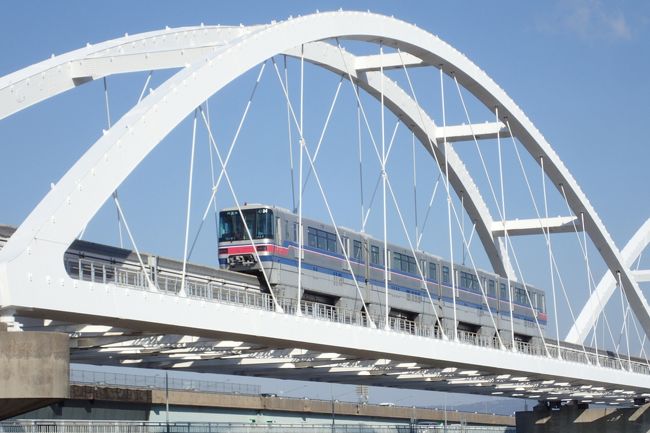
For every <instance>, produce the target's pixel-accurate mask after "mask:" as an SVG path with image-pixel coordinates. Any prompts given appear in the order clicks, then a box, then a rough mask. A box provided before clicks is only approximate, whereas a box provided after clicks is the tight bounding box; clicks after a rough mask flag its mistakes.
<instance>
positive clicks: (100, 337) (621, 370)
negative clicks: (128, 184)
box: [0, 226, 650, 403]
mask: <svg viewBox="0 0 650 433" xmlns="http://www.w3.org/2000/svg"><path fill="white" fill-rule="evenodd" d="M13 230H14V229H13V228H11V227H7V226H0V235H1V236H2V237H0V245H2V243H4V242H6V240H7V239H8V238H9V236H10V235H11V233H12V232H13ZM154 258H155V260H152V259H154ZM142 259H143V260H144V261H145V262H146V263H156V266H155V267H154V266H152V265H150V266H147V267H146V271H145V270H143V269H142V268H141V267H140V264H139V262H138V259H137V257H136V254H135V253H134V252H133V251H130V250H124V249H120V248H116V247H111V246H105V245H99V244H94V243H91V242H86V241H76V242H75V243H73V245H72V246H71V247H70V249H69V250H68V251H67V253H66V255H65V258H64V260H65V268H66V270H67V271H68V273H69V275H70V277H71V278H72V279H73V280H74V286H75V287H76V288H80V287H86V288H87V290H88V292H89V294H91V295H92V296H97V297H100V298H103V301H102V302H99V303H98V305H105V304H108V305H109V306H110V309H109V310H99V311H97V312H95V313H93V314H89V313H88V312H86V313H82V312H75V311H66V312H56V311H48V310H45V309H34V308H31V309H29V310H28V309H16V310H15V313H14V314H16V316H17V317H16V320H17V321H19V322H20V323H22V324H23V325H22V326H23V330H25V331H44V330H48V331H60V332H65V333H68V334H70V336H71V356H70V360H71V362H77V363H89V364H98V365H114V366H130V367H134V366H137V367H145V368H164V369H178V370H185V371H196V372H218V373H221V374H237V375H250V376H265V377H274V378H279V379H293V380H315V381H328V382H338V383H346V384H364V385H372V386H385V387H398V388H409V389H418V390H434V391H445V392H457V393H469V394H484V395H488V396H504V397H520V398H529V399H538V400H545V401H557V402H560V401H562V400H564V401H574V400H576V401H580V402H582V401H585V400H588V401H593V402H598V403H611V402H615V403H633V402H635V401H637V402H638V401H645V398H646V397H648V396H650V395H649V394H647V393H646V388H645V387H644V386H645V385H644V384H645V383H646V381H648V380H650V368H649V367H648V365H647V364H646V363H645V362H644V361H643V360H642V359H638V358H631V359H629V360H627V359H626V360H625V361H624V362H621V359H620V358H619V357H616V356H615V355H613V354H611V353H608V352H606V351H602V350H596V349H594V348H587V349H586V350H583V348H581V347H580V346H576V345H573V344H569V343H561V344H560V345H559V346H558V345H557V342H552V340H547V344H552V346H551V353H552V357H549V356H548V354H547V353H546V352H545V351H544V350H543V347H542V346H539V345H537V346H536V345H534V344H530V343H524V342H517V345H516V346H515V347H514V348H513V347H506V348H501V347H499V343H498V340H497V339H496V338H495V337H486V336H481V335H479V334H476V333H471V332H467V331H460V330H459V331H458V333H457V339H456V341H453V340H448V339H444V338H443V334H442V333H440V332H434V330H433V329H430V328H429V329H427V328H422V327H420V326H418V324H417V323H415V322H413V321H409V320H406V319H400V318H393V317H391V318H390V323H389V329H384V327H383V326H382V325H383V324H382V323H381V317H375V318H374V322H375V324H376V325H375V326H372V325H371V323H372V321H368V320H366V319H365V318H364V317H363V314H362V313H361V312H354V311H346V310H343V309H340V308H338V307H335V306H330V305H325V304H319V303H317V302H309V301H304V300H303V301H301V303H300V311H301V313H302V314H301V315H300V316H297V315H296V311H297V305H296V304H295V301H294V300H292V299H280V300H279V302H280V305H281V306H282V308H283V312H282V313H280V312H277V311H275V308H274V304H273V302H272V299H271V297H270V295H269V294H268V293H264V292H263V290H262V289H261V287H260V282H259V280H258V278H257V277H254V276H250V275H244V274H241V273H236V272H231V271H225V270H222V269H218V268H211V267H206V266H196V265H191V264H189V265H188V267H187V274H186V278H187V280H186V287H187V295H186V296H181V295H179V292H180V290H181V273H182V265H183V264H182V262H179V261H176V260H170V259H161V258H158V257H155V256H152V255H149V254H142ZM145 273H148V276H149V278H147V276H146V275H145ZM148 281H154V282H155V286H156V289H155V290H153V289H152V288H151V287H149V283H148ZM110 287H115V288H116V289H117V290H118V292H117V294H115V293H114V291H113V290H110V291H109V289H108V288H110ZM107 294H108V295H109V296H106V295H107ZM154 306H155V308H153V307H154ZM158 307H162V308H163V310H162V311H166V312H167V313H168V314H169V316H168V317H166V316H165V314H160V310H158ZM118 309H124V312H127V313H128V314H124V313H118V311H119V310H118ZM179 318H182V319H181V320H180V322H179ZM197 318H203V320H208V322H207V323H210V324H211V326H213V328H201V327H199V326H198V325H197V322H196V320H197ZM208 318H209V319H208ZM242 331H244V332H242ZM451 331H452V332H453V330H451ZM358 334H361V335H362V336H363V337H361V336H359V335H358ZM319 336H321V337H319ZM323 337H324V338H323ZM558 350H559V351H560V356H558ZM562 371H566V373H565V374H561V372H562ZM612 378H616V379H615V380H616V382H615V381H614V380H612ZM620 378H624V379H625V380H626V381H628V382H627V383H625V385H623V384H621V383H620V382H619V381H620V380H621V379H620Z"/></svg>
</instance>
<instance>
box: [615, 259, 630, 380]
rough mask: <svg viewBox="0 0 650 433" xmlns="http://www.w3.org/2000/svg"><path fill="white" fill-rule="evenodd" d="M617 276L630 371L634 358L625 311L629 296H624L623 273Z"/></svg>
mask: <svg viewBox="0 0 650 433" xmlns="http://www.w3.org/2000/svg"><path fill="white" fill-rule="evenodd" d="M616 276H617V277H618V278H617V280H618V292H619V294H620V296H621V309H622V310H623V329H625V348H626V349H627V367H628V369H629V370H630V371H632V360H631V358H630V353H631V352H632V351H631V350H630V338H629V336H628V332H627V312H626V311H625V300H626V299H627V298H626V297H625V296H623V282H622V281H621V273H620V272H616Z"/></svg>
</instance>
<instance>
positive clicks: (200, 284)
mask: <svg viewBox="0 0 650 433" xmlns="http://www.w3.org/2000/svg"><path fill="white" fill-rule="evenodd" d="M65 265H66V269H67V271H68V274H69V275H70V276H71V277H73V278H77V279H79V280H83V281H89V282H93V283H100V284H115V285H117V286H124V287H129V288H134V289H139V290H149V287H148V282H147V278H146V277H145V273H144V271H142V270H141V269H138V268H137V267H127V266H124V265H122V266H120V265H119V264H117V263H116V264H109V263H105V262H101V261H99V260H90V259H83V258H77V257H70V256H68V257H66V259H65ZM154 284H155V285H156V288H157V289H158V290H159V291H161V292H163V293H167V294H172V295H176V294H178V293H179V291H180V289H181V285H182V279H181V278H180V277H179V276H176V275H170V274H166V272H165V270H164V269H162V270H159V273H158V274H157V275H156V277H155V281H154ZM185 287H186V291H187V296H188V297H190V298H197V299H202V300H207V301H213V302H221V303H227V304H236V305H239V306H244V307H247V308H256V309H263V310H267V311H274V310H275V306H274V304H273V299H272V298H271V296H270V295H269V294H268V293H263V292H260V291H259V288H253V287H242V285H238V284H234V283H231V282H228V281H225V280H218V279H209V278H198V277H196V276H187V277H186V279H185ZM277 301H278V304H279V305H280V307H281V308H282V310H283V311H284V312H285V313H287V314H294V313H295V312H296V310H297V307H296V302H295V300H294V299H286V298H278V299H277ZM300 310H301V312H302V313H303V315H304V316H307V317H312V318H314V319H318V320H327V321H330V322H337V323H343V324H348V325H356V326H364V327H370V326H373V325H374V326H376V327H378V328H380V329H383V328H384V323H385V318H384V317H380V316H377V317H375V316H370V319H369V317H368V316H367V315H366V314H365V313H363V312H359V311H351V310H345V309H343V308H339V307H336V306H332V305H326V304H320V303H316V302H308V301H301V302H300ZM389 328H390V329H391V330H393V331H396V332H404V333H408V334H412V335H417V336H422V337H429V338H437V339H443V338H445V337H447V338H449V336H451V335H453V330H450V329H444V334H443V330H442V329H440V328H439V327H437V326H435V327H431V326H422V325H421V324H420V323H418V322H416V321H411V320H407V319H402V318H397V317H390V318H389ZM457 341H459V342H462V343H466V344H471V345H474V346H481V347H489V348H494V349H500V348H505V349H512V348H513V347H512V346H513V342H512V341H511V340H509V339H504V340H502V341H501V343H500V342H499V340H498V338H496V337H493V336H484V335H479V334H477V333H474V332H468V331H461V330H459V331H457ZM501 345H503V347H502V346H501ZM514 346H515V350H516V351H517V352H520V353H525V354H529V355H536V356H545V357H551V358H561V359H563V360H566V361H572V362H578V363H582V364H589V365H598V366H600V367H606V368H612V369H616V370H627V371H632V372H635V373H640V374H650V366H648V364H645V363H641V362H636V361H631V360H630V359H624V358H618V357H615V356H608V355H604V354H601V353H595V352H592V351H590V350H580V349H576V348H571V347H562V346H558V345H557V344H549V343H546V345H543V344H539V343H535V344H533V343H528V342H524V341H515V342H514Z"/></svg>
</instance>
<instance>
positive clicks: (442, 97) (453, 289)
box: [440, 65, 458, 341]
mask: <svg viewBox="0 0 650 433" xmlns="http://www.w3.org/2000/svg"><path fill="white" fill-rule="evenodd" d="M443 78H444V72H443V71H442V65H440V101H441V105H442V128H443V133H442V143H443V149H444V155H445V189H446V191H447V230H448V235H449V262H450V264H451V293H452V301H453V305H454V340H455V341H457V340H458V318H457V312H456V270H455V269H454V238H453V232H452V230H451V190H450V188H449V158H448V152H449V143H448V142H447V132H446V131H447V130H446V128H447V117H446V110H445V85H444V79H443Z"/></svg>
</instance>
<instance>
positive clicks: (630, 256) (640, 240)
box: [565, 219, 650, 344]
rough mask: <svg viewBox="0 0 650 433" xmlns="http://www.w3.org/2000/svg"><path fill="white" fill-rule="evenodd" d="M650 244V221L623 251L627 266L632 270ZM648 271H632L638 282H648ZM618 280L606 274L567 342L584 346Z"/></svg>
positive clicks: (639, 230) (572, 328)
mask: <svg viewBox="0 0 650 433" xmlns="http://www.w3.org/2000/svg"><path fill="white" fill-rule="evenodd" d="M649 244H650V219H647V220H646V222H645V223H643V224H642V225H641V227H639V229H638V230H637V231H636V233H634V235H633V236H632V238H630V240H629V241H628V243H627V245H625V247H624V248H623V250H622V251H621V255H622V256H623V260H625V265H626V266H627V267H628V268H630V267H631V266H632V265H633V264H634V261H635V260H636V259H637V258H638V257H639V256H640V255H641V253H642V252H643V250H645V249H646V247H647V246H648V245H649ZM647 273H648V271H640V273H637V272H634V271H632V275H633V276H634V277H635V279H636V280H637V281H647V280H648V276H647ZM616 284H618V281H616V278H615V277H614V275H612V273H611V272H606V273H605V275H603V277H602V278H601V280H600V281H599V282H598V285H597V286H596V289H595V290H594V291H593V293H592V294H591V296H590V297H589V299H588V300H587V302H586V303H585V305H584V307H583V308H582V311H581V312H580V315H579V316H578V317H577V318H576V321H575V323H574V324H573V326H572V327H571V329H570V330H569V333H568V334H567V336H566V339H565V340H566V341H567V342H569V343H575V344H583V342H584V341H585V338H587V335H589V332H591V330H592V329H593V326H594V324H595V323H596V320H598V317H599V315H600V313H601V312H602V311H603V308H605V305H607V302H608V301H609V298H611V297H612V295H613V294H614V290H615V289H616Z"/></svg>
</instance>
